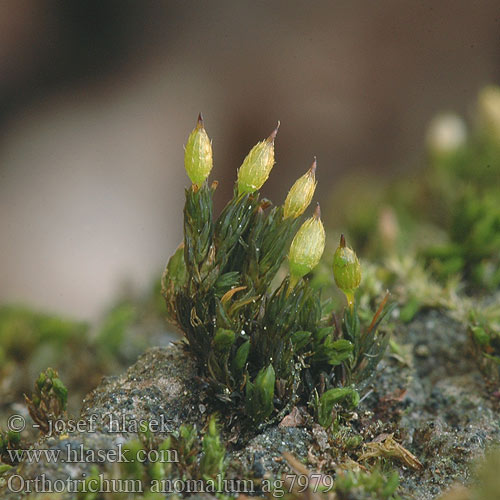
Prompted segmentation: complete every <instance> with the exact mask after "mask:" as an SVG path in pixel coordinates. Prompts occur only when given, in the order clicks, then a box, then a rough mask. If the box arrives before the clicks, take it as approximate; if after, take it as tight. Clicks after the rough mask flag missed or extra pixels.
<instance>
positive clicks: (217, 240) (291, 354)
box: [162, 121, 386, 462]
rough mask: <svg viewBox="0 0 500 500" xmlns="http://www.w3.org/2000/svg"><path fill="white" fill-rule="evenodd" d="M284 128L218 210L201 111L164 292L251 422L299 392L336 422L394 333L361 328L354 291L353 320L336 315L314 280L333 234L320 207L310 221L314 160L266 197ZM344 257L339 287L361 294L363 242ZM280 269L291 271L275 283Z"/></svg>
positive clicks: (211, 375) (204, 366)
mask: <svg viewBox="0 0 500 500" xmlns="http://www.w3.org/2000/svg"><path fill="white" fill-rule="evenodd" d="M277 132H278V128H276V129H275V130H274V131H273V132H272V133H271V135H270V136H269V137H268V138H267V139H266V140H264V141H261V142H259V143H257V144H256V145H255V146H254V147H253V148H252V149H251V151H250V152H249V153H248V155H247V156H246V157H245V159H244V160H243V163H242V165H241V167H240V168H239V170H238V176H237V182H236V186H235V189H234V195H233V198H232V199H231V200H229V202H228V203H227V205H226V206H225V208H224V209H223V210H222V212H221V213H220V215H219V216H218V217H215V216H214V213H213V196H214V192H215V186H216V184H215V183H214V184H212V185H208V183H207V182H205V180H206V178H207V176H208V174H209V173H210V171H211V168H212V150H211V144H210V141H209V139H208V137H207V136H206V133H205V131H204V128H203V124H202V123H201V122H200V121H198V125H197V127H196V128H195V130H194V131H193V132H192V134H191V136H190V137H189V139H188V143H187V145H186V170H187V172H188V175H189V177H190V179H191V181H192V182H193V186H192V187H190V188H188V189H186V202H185V206H184V241H183V243H182V245H181V246H179V248H178V249H177V251H176V252H175V254H174V255H173V256H172V258H171V259H170V261H169V263H168V265H167V267H166V270H165V273H164V276H163V280H162V290H163V295H164V297H165V301H166V305H167V312H168V318H169V320H170V321H171V322H172V323H174V324H175V325H177V327H178V328H180V330H182V332H183V333H184V335H185V337H186V340H187V346H188V349H189V350H190V351H191V352H192V354H193V355H194V356H195V357H196V359H197V360H198V362H199V367H200V373H201V374H202V378H203V379H204V381H205V382H206V383H207V385H208V387H209V388H210V389H211V390H212V391H213V394H214V398H213V399H214V401H217V402H218V405H216V406H217V408H216V409H217V410H222V411H228V412H233V413H240V414H241V415H243V416H244V418H242V419H238V420H237V421H238V422H239V424H238V425H245V422H253V423H260V422H264V421H269V420H272V419H276V418H279V416H280V415H282V414H283V412H285V411H287V409H289V408H290V407H291V405H293V404H297V403H299V402H300V403H302V404H304V405H308V406H309V407H310V408H312V409H313V410H314V414H315V415H317V416H318V418H319V420H320V423H322V425H325V426H329V425H331V423H332V418H330V417H332V415H333V413H332V412H333V410H334V409H333V406H334V405H340V406H344V407H345V408H346V409H349V408H352V407H354V406H355V405H356V404H357V401H358V400H359V396H358V393H357V390H358V387H357V386H355V385H354V384H355V383H359V382H360V381H362V380H365V379H366V378H367V377H368V376H369V375H370V374H371V373H372V372H373V371H374V369H375V366H376V364H377V363H378V360H379V359H380V357H381V355H382V353H383V351H384V349H385V345H386V343H385V342H384V341H383V339H385V336H384V335H383V334H381V335H377V334H376V326H377V325H378V323H377V321H375V319H374V322H372V323H373V324H372V325H371V326H370V331H369V332H368V334H362V329H363V327H362V325H361V324H360V321H359V318H358V316H357V311H356V308H355V307H353V303H354V298H353V296H352V300H350V305H351V308H350V309H348V310H346V312H345V313H344V320H343V321H341V322H336V321H333V320H332V317H331V315H330V314H329V313H328V312H326V310H324V302H323V301H322V300H321V291H320V290H318V289H317V288H315V287H314V286H313V285H312V283H311V280H310V279H309V275H310V274H312V273H314V271H315V268H316V266H317V265H318V263H319V262H320V259H321V258H322V255H323V252H324V249H325V240H326V235H325V229H324V227H323V223H322V221H321V217H320V210H319V206H317V208H316V210H315V211H314V213H313V214H312V215H311V216H309V217H308V218H306V219H305V221H304V220H303V219H302V216H303V214H305V213H306V211H307V209H308V207H309V205H310V203H311V201H312V198H313V196H314V191H315V188H316V178H315V172H316V160H315V161H314V163H313V165H312V166H311V168H310V169H309V170H308V171H307V172H306V173H305V174H304V175H303V176H302V177H300V178H299V179H298V180H297V181H296V182H295V183H294V184H293V186H292V187H291V189H290V191H289V193H288V195H287V197H286V200H285V201H284V203H283V204H282V205H277V206H273V205H272V203H271V202H270V201H269V200H267V199H262V198H261V197H260V193H259V189H260V188H261V187H262V186H263V184H264V183H265V181H266V180H267V178H268V177H269V173H270V172H271V169H272V168H273V165H274V161H275V159H274V141H275V139H276V134H277ZM287 258H288V271H289V272H288V273H286V269H287V267H286V266H285V261H286V260H287ZM335 262H336V264H335V266H334V268H335V269H336V270H335V272H336V273H337V274H336V276H335V278H336V279H337V282H338V283H339V286H341V288H342V289H343V290H344V292H345V293H347V289H348V291H349V292H350V293H352V295H353V294H354V290H355V289H356V287H357V286H358V285H359V279H360V269H359V262H358V261H357V258H356V257H355V255H354V252H353V251H352V250H350V249H346V248H343V249H342V251H341V254H340V255H337V254H336V257H335ZM342 266H343V269H340V267H342ZM352 266H355V267H354V268H353V267H352ZM356 266H357V267H356ZM280 270H282V272H284V277H283V278H282V279H281V280H278V282H276V277H277V276H278V272H279V271H280ZM383 309H384V308H383ZM384 311H386V309H384ZM379 316H381V315H380V312H379ZM382 316H383V315H382ZM382 316H381V317H382ZM374 325H375V327H374ZM367 359H369V362H367V361H366V360H367ZM325 380H326V381H328V382H327V383H326V384H325ZM332 391H333V392H332ZM337 394H340V395H341V397H340V396H339V397H337ZM332 395H333V396H332ZM207 460H208V459H207ZM217 460H218V458H217V457H215V458H213V460H212V459H211V461H214V462H216V461H217Z"/></svg>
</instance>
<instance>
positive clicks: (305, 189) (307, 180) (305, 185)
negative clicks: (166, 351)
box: [283, 158, 317, 219]
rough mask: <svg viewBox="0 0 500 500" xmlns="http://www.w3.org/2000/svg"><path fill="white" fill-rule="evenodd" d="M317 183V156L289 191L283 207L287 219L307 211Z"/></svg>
mask: <svg viewBox="0 0 500 500" xmlns="http://www.w3.org/2000/svg"><path fill="white" fill-rule="evenodd" d="M316 184H317V182H316V158H314V162H313V164H312V165H311V168H310V169H309V170H308V171H307V172H306V173H305V174H304V175H303V176H302V177H299V178H298V179H297V180H296V181H295V184H294V185H293V186H292V187H291V189H290V191H289V192H288V195H287V197H286V200H285V205H284V207H283V215H284V217H285V219H288V218H289V217H292V218H294V219H296V218H297V217H299V216H301V215H302V214H303V213H304V212H305V211H306V209H307V207H308V206H309V205H310V203H311V200H312V198H313V196H314V191H315V190H316Z"/></svg>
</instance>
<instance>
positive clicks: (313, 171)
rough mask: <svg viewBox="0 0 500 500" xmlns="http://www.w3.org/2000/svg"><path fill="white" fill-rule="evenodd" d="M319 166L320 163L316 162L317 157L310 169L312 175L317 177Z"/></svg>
mask: <svg viewBox="0 0 500 500" xmlns="http://www.w3.org/2000/svg"><path fill="white" fill-rule="evenodd" d="M317 166H318V162H317V161H316V157H314V161H313V162H312V165H311V167H310V168H309V172H310V173H311V174H312V175H315V174H316V167H317Z"/></svg>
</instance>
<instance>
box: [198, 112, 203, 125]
mask: <svg viewBox="0 0 500 500" xmlns="http://www.w3.org/2000/svg"><path fill="white" fill-rule="evenodd" d="M197 125H198V127H200V128H203V126H204V124H203V115H202V114H201V111H200V112H199V113H198V123H197Z"/></svg>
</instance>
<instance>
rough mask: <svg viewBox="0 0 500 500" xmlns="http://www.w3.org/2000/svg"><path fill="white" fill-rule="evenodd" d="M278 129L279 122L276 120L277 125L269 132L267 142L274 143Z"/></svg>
mask: <svg viewBox="0 0 500 500" xmlns="http://www.w3.org/2000/svg"><path fill="white" fill-rule="evenodd" d="M279 128H280V121H279V120H278V125H276V128H275V129H274V130H273V131H272V132H271V135H270V136H269V137H268V138H267V139H266V140H267V142H274V139H276V135H277V134H278V129H279Z"/></svg>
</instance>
